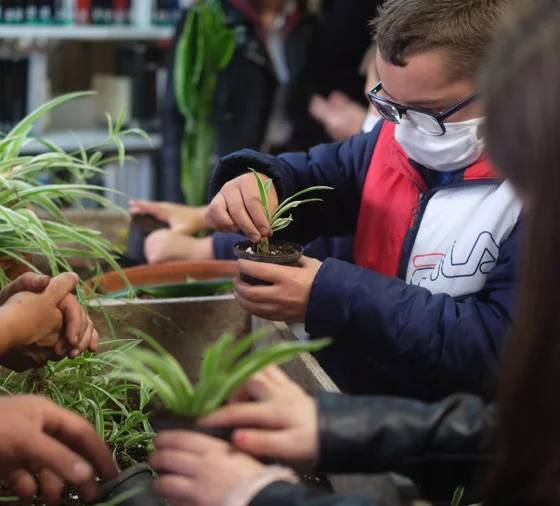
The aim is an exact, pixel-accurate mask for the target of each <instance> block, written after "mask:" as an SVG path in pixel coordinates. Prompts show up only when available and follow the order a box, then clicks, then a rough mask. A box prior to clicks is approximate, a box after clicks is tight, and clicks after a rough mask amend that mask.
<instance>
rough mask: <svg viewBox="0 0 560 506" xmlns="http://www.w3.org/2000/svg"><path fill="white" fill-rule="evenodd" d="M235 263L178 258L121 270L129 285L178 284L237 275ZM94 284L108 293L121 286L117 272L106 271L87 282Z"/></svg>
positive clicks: (121, 287) (120, 288)
mask: <svg viewBox="0 0 560 506" xmlns="http://www.w3.org/2000/svg"><path fill="white" fill-rule="evenodd" d="M237 272H238V267H237V263H236V262H233V261H227V260H207V261H200V262H195V261H187V260H185V261H179V262H167V263H163V264H155V265H139V266H138V267H130V268H128V269H124V273H125V275H126V277H127V278H128V280H129V281H130V283H131V284H132V285H133V286H145V285H157V284H161V285H163V284H172V283H182V282H184V281H186V280H187V279H188V278H192V279H217V278H232V277H234V276H235V275H237ZM90 283H91V285H95V284H96V283H97V284H98V288H99V290H101V291H103V292H105V293H112V292H116V291H118V290H122V289H123V288H125V284H124V281H123V279H122V277H121V275H120V274H119V273H118V272H109V273H107V274H104V275H103V276H101V277H99V278H95V279H93V280H91V281H90Z"/></svg>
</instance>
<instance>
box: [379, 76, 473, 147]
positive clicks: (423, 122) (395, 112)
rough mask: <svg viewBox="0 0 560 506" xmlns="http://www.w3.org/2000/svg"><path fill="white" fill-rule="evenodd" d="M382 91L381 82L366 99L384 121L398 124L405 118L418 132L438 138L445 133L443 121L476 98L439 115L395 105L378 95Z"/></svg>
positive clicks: (463, 101) (464, 100)
mask: <svg viewBox="0 0 560 506" xmlns="http://www.w3.org/2000/svg"><path fill="white" fill-rule="evenodd" d="M382 90H383V82H382V81H379V82H378V83H377V84H376V85H375V87H374V88H373V89H372V90H371V91H370V92H369V93H368V98H369V100H370V102H371V103H372V104H373V106H374V107H375V108H376V109H377V111H378V112H379V114H381V116H383V117H384V118H385V119H387V120H389V121H391V122H393V123H397V124H399V123H400V122H401V119H402V118H403V116H404V117H406V118H407V119H408V120H409V121H410V122H411V123H412V124H413V125H414V126H415V127H416V128H418V130H420V131H421V132H424V133H426V134H428V135H433V136H440V135H443V134H444V133H445V132H446V129H445V123H444V121H445V120H446V119H447V118H449V117H450V116H452V115H453V114H455V113H456V112H459V111H460V110H461V109H464V108H465V107H467V106H468V105H469V104H472V103H473V102H474V101H475V100H476V99H477V98H478V94H476V93H475V94H474V95H471V96H470V97H467V98H465V99H463V100H461V101H460V102H457V103H456V104H455V105H454V106H452V107H450V108H449V109H447V110H446V111H443V112H440V113H433V112H430V111H427V110H426V109H421V108H419V107H408V106H404V105H401V104H397V103H396V102H393V101H392V100H389V99H387V98H385V97H380V96H379V95H378V93H379V92H380V91H382Z"/></svg>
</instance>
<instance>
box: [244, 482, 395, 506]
mask: <svg viewBox="0 0 560 506" xmlns="http://www.w3.org/2000/svg"><path fill="white" fill-rule="evenodd" d="M377 505H378V503H377V502H376V501H375V500H374V499H372V498H368V497H360V496H357V495H333V494H329V493H328V492H325V491H322V490H316V489H314V488H311V487H305V486H303V485H294V484H292V483H285V482H280V481H279V482H276V483H272V484H271V485H269V486H268V487H266V488H264V489H263V490H261V492H259V494H258V495H257V496H256V497H254V498H253V500H252V501H251V504H250V506H377ZM395 506H397V505H395Z"/></svg>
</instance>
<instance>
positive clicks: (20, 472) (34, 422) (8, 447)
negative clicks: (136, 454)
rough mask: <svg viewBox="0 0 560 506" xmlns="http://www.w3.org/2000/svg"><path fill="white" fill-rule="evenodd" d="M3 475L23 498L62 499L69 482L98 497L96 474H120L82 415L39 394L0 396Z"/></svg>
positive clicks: (0, 469) (82, 492) (88, 495)
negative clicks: (37, 496)
mask: <svg viewBox="0 0 560 506" xmlns="http://www.w3.org/2000/svg"><path fill="white" fill-rule="evenodd" d="M0 412H1V413H2V416H1V417H0V479H2V480H6V481H7V483H8V484H9V486H10V489H11V491H13V493H15V494H16V495H18V496H19V497H25V498H31V497H33V496H34V495H35V494H37V493H38V492H39V491H41V493H42V495H43V498H44V499H45V500H46V502H47V504H57V503H58V502H59V501H60V496H61V493H62V489H63V487H64V485H65V484H68V485H72V486H75V487H76V488H77V489H78V491H79V493H80V496H81V497H82V498H83V499H84V500H86V501H88V502H89V501H93V500H94V499H96V497H97V495H98V492H99V489H98V485H97V483H96V480H95V477H96V475H97V476H99V477H101V478H103V479H111V478H114V477H115V476H116V472H117V469H116V467H115V464H114V462H113V459H112V456H111V452H110V451H109V449H108V448H107V447H106V446H105V444H104V443H103V441H102V439H101V438H100V437H99V436H98V435H97V433H96V431H95V429H94V428H93V427H92V426H91V425H90V424H89V423H88V422H87V421H86V420H85V419H83V418H82V417H80V416H78V415H76V414H74V413H72V412H70V411H66V410H64V409H62V408H60V407H58V406H56V405H55V404H54V403H52V402H51V401H48V400H46V399H44V398H42V397H39V396H31V395H27V396H16V397H9V398H8V397H4V398H1V399H0Z"/></svg>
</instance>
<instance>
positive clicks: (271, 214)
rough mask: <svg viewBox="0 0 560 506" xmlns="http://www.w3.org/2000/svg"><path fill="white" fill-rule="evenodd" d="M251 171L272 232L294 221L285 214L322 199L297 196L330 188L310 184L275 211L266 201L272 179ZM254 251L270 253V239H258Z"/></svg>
mask: <svg viewBox="0 0 560 506" xmlns="http://www.w3.org/2000/svg"><path fill="white" fill-rule="evenodd" d="M250 170H251V172H252V173H253V174H254V175H255V178H256V180H257V186H258V188H259V195H260V198H261V203H262V206H263V208H264V213H265V215H266V219H267V220H268V223H269V224H270V229H271V230H272V234H274V233H275V232H278V231H280V230H283V229H285V228H287V227H289V226H290V225H291V224H292V222H293V221H294V219H293V217H292V215H291V214H290V215H288V216H285V214H286V213H287V212H288V211H290V210H292V209H295V208H296V207H299V206H301V205H303V204H309V203H311V202H322V201H323V200H322V199H319V198H310V199H304V200H296V199H297V198H299V197H301V196H302V195H306V194H307V193H311V192H315V191H321V190H332V189H333V188H331V187H330V186H311V187H309V188H305V189H304V190H301V191H299V192H297V193H294V194H293V195H292V196H291V197H288V198H287V199H286V200H284V201H283V202H281V203H280V205H279V206H278V207H277V208H276V211H271V210H270V204H269V201H268V194H269V193H270V188H271V187H272V179H267V180H266V181H263V179H262V178H261V176H260V175H259V174H258V173H257V172H256V171H255V170H253V169H250ZM255 249H256V253H257V254H259V255H270V241H269V238H268V237H263V238H262V239H261V240H260V241H258V242H257V244H256V248H255Z"/></svg>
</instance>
